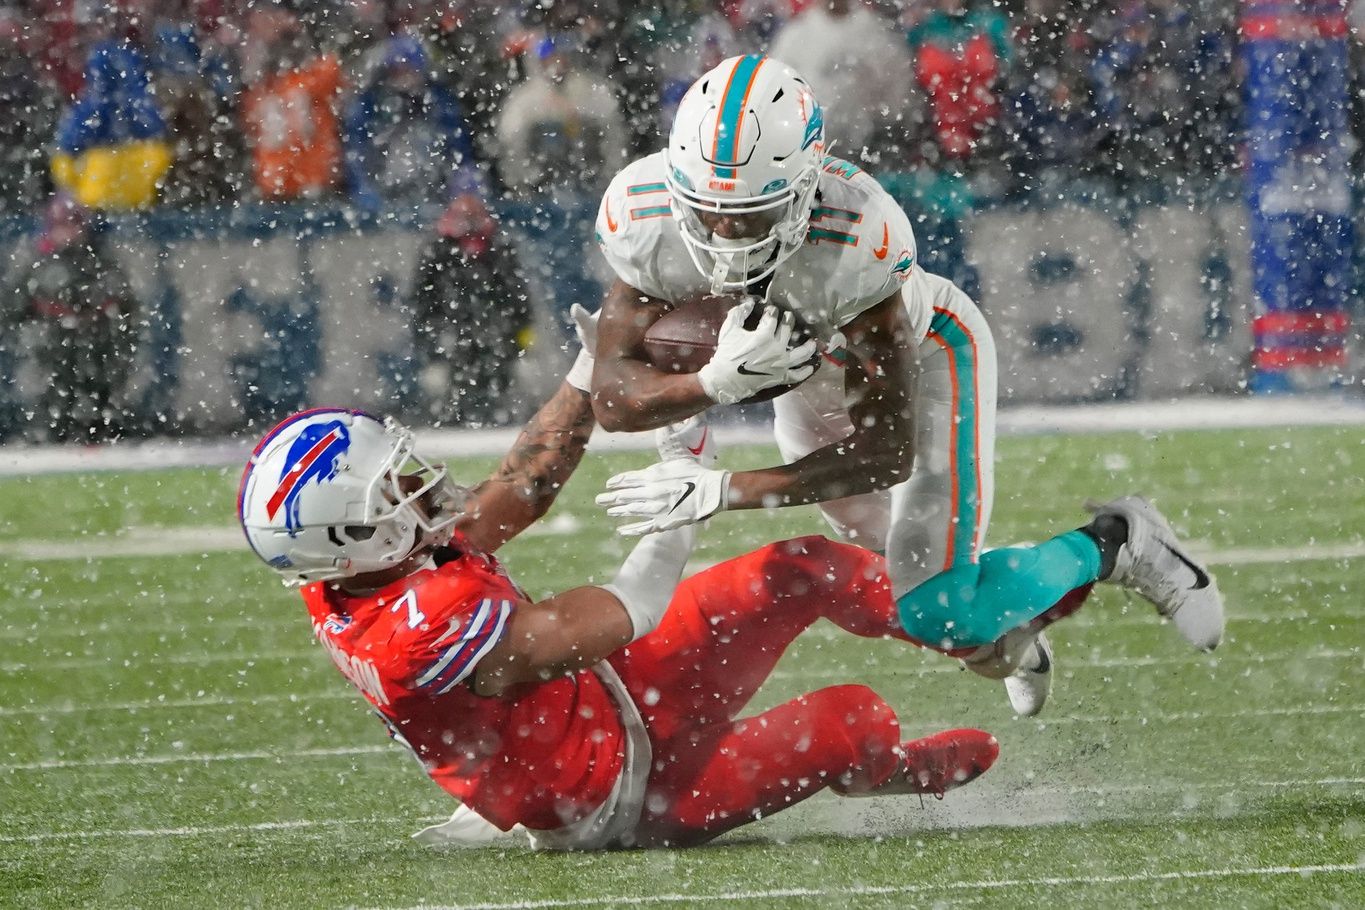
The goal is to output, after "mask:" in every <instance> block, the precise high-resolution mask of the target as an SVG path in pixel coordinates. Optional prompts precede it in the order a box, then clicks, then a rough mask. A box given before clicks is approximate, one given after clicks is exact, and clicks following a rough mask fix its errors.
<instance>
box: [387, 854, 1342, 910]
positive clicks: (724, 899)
mask: <svg viewBox="0 0 1365 910" xmlns="http://www.w3.org/2000/svg"><path fill="white" fill-rule="evenodd" d="M1360 872H1365V862H1357V863H1331V864H1322V865H1314V866H1249V867H1229V868H1225V869H1177V870H1174V871H1169V872H1135V873H1132V874H1128V875H1058V876H1046V877H1038V878H1001V879H978V880H975V881H971V880H956V881H954V880H949V881H941V882H924V883H922V884H907V885H851V886H848V887H843V888H771V889H762V890H754V891H724V892H721V893H718V894H699V893H695V892H689V893H686V894H681V893H680V894H645V895H640V894H634V895H627V896H620V897H607V896H603V897H584V898H562V899H553V898H552V899H549V900H533V901H512V902H509V903H483V904H417V905H415V906H413V907H409V908H404V910H445V908H449V910H553V908H558V907H621V906H636V905H640V904H684V905H686V904H695V903H703V902H705V903H724V904H736V905H742V904H748V903H752V902H753V901H762V900H782V899H785V898H806V897H820V898H832V899H834V902H835V906H837V905H838V900H839V899H841V898H843V899H847V898H855V897H874V896H878V895H891V894H934V893H937V892H943V891H986V890H1001V889H1005V888H1039V887H1042V888H1059V887H1067V886H1078V885H1134V884H1142V883H1147V882H1169V881H1198V880H1201V879H1226V878H1274V877H1277V876H1284V875H1298V876H1310V875H1332V874H1340V873H1360ZM373 910H397V908H391V907H383V908H373Z"/></svg>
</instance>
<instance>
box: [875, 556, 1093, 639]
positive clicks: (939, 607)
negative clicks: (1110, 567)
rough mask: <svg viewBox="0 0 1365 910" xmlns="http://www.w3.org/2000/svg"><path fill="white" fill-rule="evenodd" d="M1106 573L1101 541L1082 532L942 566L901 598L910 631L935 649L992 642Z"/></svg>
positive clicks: (901, 610) (902, 618) (899, 607)
mask: <svg viewBox="0 0 1365 910" xmlns="http://www.w3.org/2000/svg"><path fill="white" fill-rule="evenodd" d="M1099 577H1100V548H1099V546H1098V545H1097V544H1096V543H1095V541H1094V539H1093V538H1092V537H1090V536H1089V535H1088V534H1085V533H1084V532H1081V531H1068V532H1067V533H1065V534H1060V535H1058V536H1057V537H1054V538H1052V539H1051V540H1049V541H1046V542H1044V543H1041V544H1038V545H1037V546H1033V547H1009V548H1007V549H1004V550H991V551H989V552H987V553H983V554H982V555H981V561H980V562H979V563H975V564H966V565H959V566H954V567H952V568H951V569H947V570H946V571H943V572H940V573H939V574H938V575H935V576H934V577H933V578H930V579H929V580H928V581H925V582H924V583H922V584H921V585H919V587H917V588H915V589H914V590H911V591H909V592H907V593H905V594H903V595H901V597H900V598H899V599H898V600H897V601H896V607H897V610H898V612H899V614H900V621H901V626H902V627H903V628H904V629H905V631H906V634H908V635H910V636H911V637H912V638H914V639H916V640H917V641H922V642H924V643H925V644H927V645H930V646H931V647H935V648H943V649H947V650H954V649H958V648H973V647H980V646H981V645H986V644H990V643H991V642H993V641H995V640H996V639H998V638H999V637H1000V636H1001V635H1003V634H1005V633H1006V632H1008V631H1009V630H1010V629H1014V628H1017V627H1018V626H1022V625H1024V624H1025V623H1027V622H1029V621H1030V620H1032V619H1035V618H1036V617H1038V616H1040V615H1042V614H1043V613H1045V612H1047V611H1048V610H1049V609H1050V608H1051V607H1052V606H1053V605H1054V604H1056V603H1057V601H1059V600H1061V599H1062V597H1063V596H1064V595H1066V594H1067V592H1069V591H1072V590H1074V589H1076V588H1079V587H1080V586H1081V585H1084V584H1089V583H1090V582H1093V581H1096V580H1098V579H1099Z"/></svg>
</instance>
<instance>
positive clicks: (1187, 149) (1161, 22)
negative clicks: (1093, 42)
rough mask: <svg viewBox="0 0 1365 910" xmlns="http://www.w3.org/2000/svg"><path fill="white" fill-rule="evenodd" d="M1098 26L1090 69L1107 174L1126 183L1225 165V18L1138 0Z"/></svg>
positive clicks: (1228, 150)
mask: <svg viewBox="0 0 1365 910" xmlns="http://www.w3.org/2000/svg"><path fill="white" fill-rule="evenodd" d="M1096 30H1097V31H1098V32H1100V33H1101V35H1102V38H1101V42H1100V48H1099V51H1098V53H1097V54H1096V56H1095V60H1094V63H1093V65H1092V73H1093V77H1094V85H1095V96H1096V102H1097V106H1098V109H1099V113H1100V118H1101V122H1102V123H1103V125H1104V132H1103V137H1102V151H1103V153H1104V159H1105V164H1106V165H1107V168H1108V170H1109V172H1110V174H1111V175H1112V176H1113V177H1115V178H1116V179H1118V180H1119V181H1120V182H1121V183H1123V184H1127V185H1131V183H1132V182H1133V181H1140V180H1143V179H1149V178H1152V177H1157V176H1161V175H1180V176H1185V175H1191V174H1199V175H1213V174H1216V173H1218V172H1220V171H1221V170H1223V169H1224V168H1225V167H1227V166H1229V165H1230V164H1231V162H1232V156H1233V149H1234V148H1235V139H1234V137H1235V136H1236V135H1237V122H1236V106H1237V86H1236V82H1235V77H1234V73H1233V67H1232V36H1231V34H1230V26H1229V24H1227V23H1214V24H1211V25H1207V26H1206V25H1204V24H1202V23H1201V22H1199V21H1198V20H1196V18H1195V17H1194V16H1193V15H1192V14H1191V12H1190V11H1189V10H1188V9H1187V8H1186V7H1185V5H1184V4H1182V3H1177V2H1175V0H1148V2H1142V0H1137V2H1130V3H1128V4H1125V6H1124V7H1123V8H1122V9H1121V10H1120V12H1119V13H1118V15H1116V16H1114V17H1112V18H1109V19H1105V20H1102V21H1100V22H1099V23H1097V25H1096Z"/></svg>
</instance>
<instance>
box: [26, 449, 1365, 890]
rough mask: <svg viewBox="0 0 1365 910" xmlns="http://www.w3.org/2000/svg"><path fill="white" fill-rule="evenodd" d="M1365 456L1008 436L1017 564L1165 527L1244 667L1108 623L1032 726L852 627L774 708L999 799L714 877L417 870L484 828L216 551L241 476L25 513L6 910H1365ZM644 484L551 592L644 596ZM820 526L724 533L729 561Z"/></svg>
mask: <svg viewBox="0 0 1365 910" xmlns="http://www.w3.org/2000/svg"><path fill="white" fill-rule="evenodd" d="M1362 435H1363V434H1362V432H1361V430H1360V429H1359V428H1348V429H1324V430H1304V429H1295V430H1258V431H1239V432H1226V431H1225V432H1199V433H1183V434H1168V435H1162V436H1156V437H1152V436H1139V435H1136V434H1124V435H1103V436H1080V437H1059V436H1049V437H1027V438H1010V439H1004V440H1002V441H1001V445H1000V457H999V465H998V488H999V493H998V501H997V505H996V512H995V521H994V524H993V526H992V533H991V535H990V538H991V542H992V543H993V544H1004V543H1009V542H1013V541H1017V540H1036V539H1039V538H1041V537H1043V536H1045V535H1047V534H1049V533H1050V532H1052V531H1055V530H1060V529H1065V528H1069V527H1074V526H1076V525H1077V524H1079V523H1081V521H1082V514H1081V512H1080V510H1079V508H1078V506H1079V502H1080V500H1081V499H1082V498H1084V497H1085V496H1087V495H1093V496H1111V495H1116V494H1119V493H1122V492H1127V491H1129V490H1141V491H1144V492H1147V493H1148V494H1150V495H1153V496H1155V497H1156V498H1157V500H1158V502H1159V503H1160V504H1162V505H1163V506H1164V507H1165V508H1166V509H1167V511H1168V513H1169V514H1171V516H1172V518H1173V520H1174V522H1175V524H1176V525H1177V527H1178V528H1179V529H1180V530H1181V531H1183V532H1184V533H1186V534H1187V535H1188V537H1189V538H1190V539H1192V540H1194V541H1196V542H1197V545H1198V547H1199V548H1200V549H1201V550H1202V551H1203V552H1206V553H1208V554H1210V559H1211V560H1212V561H1213V562H1214V565H1215V568H1216V571H1217V574H1218V577H1219V581H1220V583H1221V584H1222V587H1223V590H1224V592H1225V594H1226V596H1227V599H1228V606H1229V613H1230V622H1229V638H1228V640H1227V641H1226V642H1225V643H1224V645H1223V647H1222V648H1221V649H1220V650H1219V651H1218V652H1217V653H1216V655H1213V656H1210V655H1199V654H1195V653H1193V652H1192V651H1191V650H1189V649H1188V647H1187V646H1186V645H1185V644H1184V642H1183V641H1182V640H1181V639H1180V638H1179V637H1178V635H1177V634H1176V633H1175V632H1174V630H1173V629H1170V628H1167V627H1163V626H1162V625H1161V624H1160V623H1159V622H1158V621H1157V619H1156V618H1155V615H1154V613H1153V612H1152V611H1151V609H1150V608H1149V607H1148V606H1147V605H1146V604H1145V603H1144V602H1141V601H1137V600H1132V601H1129V600H1128V599H1127V598H1125V597H1124V596H1123V595H1122V594H1120V593H1116V592H1113V591H1106V592H1104V593H1103V594H1102V595H1101V596H1097V597H1096V598H1095V599H1093V600H1092V601H1091V603H1090V605H1089V606H1088V607H1087V608H1086V609H1085V610H1084V611H1082V613H1081V614H1079V615H1078V616H1077V617H1075V618H1073V619H1071V620H1069V621H1067V622H1065V623H1063V624H1062V625H1059V626H1057V627H1055V628H1054V630H1053V640H1054V643H1055V644H1056V647H1057V666H1058V673H1057V687H1056V690H1055V691H1054V694H1053V700H1052V702H1051V703H1050V704H1049V706H1048V709H1047V711H1046V712H1045V713H1044V715H1043V716H1042V717H1041V718H1039V719H1038V720H1027V721H1026V720H1019V719H1016V718H1014V717H1013V716H1012V715H1011V714H1010V712H1009V709H1008V707H1007V704H1006V701H1005V698H1004V695H1003V691H1001V690H999V689H998V687H997V686H996V685H994V684H990V683H987V682H986V681H984V680H980V679H978V678H976V677H974V676H971V675H969V674H965V673H962V672H960V671H959V670H957V669H956V666H955V665H954V664H953V663H952V662H950V661H948V660H946V659H945V658H943V657H940V656H937V655H934V654H927V653H921V652H917V651H914V650H910V649H907V648H905V647H903V646H897V645H896V644H895V643H890V642H872V643H869V642H867V641H865V640H860V639H854V638H851V637H847V636H842V635H841V634H838V633H837V630H835V629H834V628H833V627H832V626H829V625H824V624H822V625H820V626H817V627H815V628H814V629H812V630H811V632H810V633H809V634H808V635H807V636H806V637H805V638H804V639H803V640H802V641H801V642H799V643H798V645H797V646H796V647H795V648H794V649H793V651H792V652H791V653H789V654H788V656H787V657H786V658H785V659H784V661H783V663H782V664H781V666H780V667H779V669H778V671H777V674H776V676H775V678H774V679H773V680H772V682H771V683H770V685H769V686H768V687H767V688H766V689H765V690H764V691H763V692H762V693H760V696H759V699H758V703H757V704H756V705H755V708H760V709H761V708H764V707H767V706H769V705H771V704H772V703H775V702H777V701H781V700H784V699H786V698H789V697H791V696H792V695H793V694H796V693H798V692H800V691H804V690H807V689H813V688H818V687H821V686H825V685H829V684H831V683H834V682H839V681H849V682H852V681H861V682H867V683H869V684H871V685H872V686H874V687H875V688H876V689H877V690H878V691H880V692H881V693H882V694H883V695H885V696H887V697H888V699H889V700H890V701H891V702H892V704H893V705H895V706H896V707H897V710H898V712H899V713H900V715H901V718H902V722H903V724H904V726H905V728H906V730H907V733H909V734H912V735H915V734H919V733H922V732H927V731H930V730H931V729H933V728H935V727H940V726H945V725H974V726H980V727H983V728H985V729H989V730H991V731H992V732H994V733H995V734H996V735H997V736H998V737H999V739H1000V741H1001V745H1002V754H1001V758H1000V761H999V763H998V764H997V765H996V767H995V768H994V769H993V770H992V771H991V772H990V773H989V774H987V775H986V776H985V777H984V778H982V779H981V780H980V781H978V782H977V783H975V784H972V785H971V786H969V787H967V788H964V789H963V790H960V791H956V792H954V793H950V794H949V795H948V798H947V799H946V800H944V801H943V802H935V801H933V800H929V801H928V804H927V805H924V806H921V804H920V801H919V800H918V799H917V798H914V797H911V798H909V799H904V798H902V799H880V800H858V801H840V800H839V799H837V798H834V797H832V796H828V795H822V796H820V797H817V798H815V799H813V800H811V801H810V802H808V803H806V804H803V805H801V806H799V807H797V808H796V809H793V810H791V811H789V812H787V813H785V814H783V815H779V816H777V817H774V818H771V819H768V820H765V821H763V822H761V823H759V824H756V825H753V826H751V827H749V828H747V829H742V830H741V831H739V832H737V833H736V834H732V835H730V836H729V837H727V838H724V839H722V840H721V841H719V842H718V843H717V844H716V845H715V846H712V847H708V848H704V849H697V850H690V851H681V852H664V851H656V852H644V851H636V852H625V853H615V854H607V855H582V854H579V855H543V854H532V853H529V852H526V851H524V850H521V849H518V848H506V849H489V850H480V851H462V852H446V853H438V852H431V851H428V850H426V849H424V848H421V847H418V846H416V845H414V844H413V843H412V842H410V841H409V839H408V835H409V834H410V833H411V832H412V831H414V830H416V829H417V828H419V827H422V826H423V825H425V824H427V823H429V822H430V821H432V820H435V819H437V818H439V817H442V816H444V815H446V814H448V813H449V811H450V810H451V808H452V806H451V803H450V802H449V801H448V799H447V798H446V797H445V796H444V795H443V794H442V793H441V792H440V791H438V790H437V789H436V787H435V786H434V785H432V784H430V783H429V782H428V781H427V780H426V778H425V777H424V776H423V775H422V773H421V772H420V770H419V769H418V768H417V766H416V765H415V764H414V762H413V761H412V759H411V757H409V756H408V755H407V754H405V753H404V752H403V751H401V750H400V749H399V748H398V747H396V746H392V745H390V744H389V743H388V740H387V739H386V737H385V736H384V734H383V731H382V729H381V727H380V725H379V723H378V722H377V721H375V720H374V719H373V718H372V717H371V716H370V715H369V714H368V712H367V710H366V709H365V707H364V706H363V704H362V703H361V700H360V698H359V697H358V696H357V695H355V694H354V693H353V692H352V691H351V690H350V688H349V685H348V684H347V683H345V682H344V680H343V679H342V678H341V676H340V675H339V674H338V673H337V672H336V671H335V669H334V668H333V667H332V665H331V663H330V661H329V660H328V659H327V657H326V656H325V655H324V654H323V652H322V650H321V649H320V648H318V647H317V646H316V645H315V644H314V643H313V641H312V637H311V633H310V631H309V628H308V623H307V622H306V619H305V614H304V612H303V610H302V606H301V605H300V604H299V603H298V602H297V600H296V595H294V594H292V593H291V592H288V591H286V590H284V589H283V588H281V587H280V586H279V584H278V583H277V582H276V581H274V580H273V577H272V576H271V574H270V573H269V572H268V571H266V570H265V569H264V568H263V567H261V566H260V565H259V564H257V563H256V562H255V561H254V560H253V558H252V557H251V556H249V555H248V554H247V553H246V552H244V551H229V550H222V549H221V546H220V548H219V549H213V548H209V547H207V546H206V549H213V551H212V552H207V553H189V554H186V553H185V550H186V548H187V544H186V542H187V541H195V540H204V541H208V540H222V539H223V537H224V529H225V528H227V527H228V526H230V525H231V524H232V521H233V514H232V510H233V495H234V493H235V489H236V479H237V471H236V470H235V469H234V470H216V469H215V470H199V471H193V470H179V471H173V472H144V473H131V474H89V475H80V476H76V475H64V476H38V477H32V478H22V479H8V480H3V481H0V571H3V577H4V579H5V581H6V591H5V593H4V595H3V607H0V643H3V650H2V651H0V807H2V808H3V811H2V812H0V906H14V907H39V906H48V907H78V906H79V907H85V906H99V907H102V908H106V907H171V906H194V907H236V906H263V907H319V906H360V907H375V908H398V907H413V906H422V905H459V906H469V905H477V906H494V907H563V906H573V907H578V906H596V905H612V906H622V905H630V904H633V903H637V902H640V903H648V904H650V905H662V906H675V905H676V906H682V905H688V904H694V903H707V904H709V905H727V906H743V907H820V908H835V907H844V906H869V907H883V906H884V907H897V908H903V907H915V906H969V907H996V906H998V907H1008V908H1018V907H1030V906H1048V907H1050V908H1063V907H1073V906H1075V907H1096V906H1103V907H1139V906H1143V907H1146V906H1168V907H1189V906H1208V907H1267V908H1272V907H1273V908H1278V907H1288V906H1296V907H1297V906H1311V907H1323V906H1340V907H1362V906H1365V760H1362V757H1361V755H1362V750H1365V440H1363V439H1362ZM766 457H768V453H767V452H764V451H762V450H757V449H755V450H744V451H737V452H731V453H727V460H728V461H729V462H730V463H732V464H746V463H757V462H759V461H762V460H763V459H765V458H766ZM644 462H645V456H644V455H642V454H632V455H613V456H611V457H610V458H609V459H591V460H590V461H589V462H588V463H587V464H586V465H585V467H584V469H583V470H582V471H581V473H580V475H579V477H578V478H576V479H575V481H574V483H573V484H572V485H571V486H570V487H569V489H568V490H567V491H566V493H565V495H564V497H563V500H562V501H561V504H560V506H559V507H558V508H557V509H556V512H555V513H553V514H554V515H555V516H561V517H558V518H557V523H556V524H554V525H553V526H552V527H553V528H554V529H556V530H558V531H559V532H560V533H554V534H540V535H536V536H527V537H524V538H522V539H521V540H518V541H516V542H514V543H513V544H512V545H510V546H509V547H508V548H507V549H506V551H505V557H506V561H507V562H508V563H509V565H510V567H511V569H512V571H513V573H514V575H516V576H517V577H519V578H520V579H521V580H522V581H523V583H524V584H525V585H526V586H527V588H528V589H529V590H530V591H531V592H532V593H533V594H538V595H539V594H545V593H548V592H551V591H553V590H556V589H558V588H560V587H565V586H569V585H572V584H574V583H580V582H582V581H583V580H584V579H585V578H587V577H596V578H597V579H598V580H605V578H606V577H608V574H609V573H610V572H612V571H613V570H614V568H615V566H616V564H617V562H618V561H619V559H620V557H621V556H622V555H623V554H624V552H625V548H624V546H623V545H622V544H621V543H619V542H618V541H617V540H616V539H615V538H613V537H612V536H611V535H610V533H609V527H608V525H607V523H606V522H605V521H604V520H603V519H602V518H599V517H598V515H597V514H596V512H595V510H594V507H593V506H592V505H591V497H592V495H593V494H594V493H595V492H596V491H597V489H598V487H599V485H600V483H601V481H602V480H603V479H604V478H605V477H606V476H607V475H608V474H609V473H611V472H613V471H615V470H619V469H621V468H623V467H629V466H636V465H640V464H643V463H644ZM490 464H491V461H490V460H482V461H479V462H478V463H467V464H463V465H461V470H462V472H463V473H464V474H465V475H466V476H480V475H478V474H477V472H478V471H486V470H487V468H488V466H489V465H490ZM562 516H571V518H564V517H562ZM130 527H131V528H136V529H140V533H137V534H134V535H128V534H125V533H123V532H122V530H121V529H125V528H130ZM821 527H822V526H821V525H820V522H819V518H818V515H817V514H816V513H815V512H814V511H813V510H808V509H802V510H790V511H788V512H785V513H772V514H758V513H751V514H747V515H722V516H720V517H719V518H718V519H716V520H714V521H713V522H712V523H711V526H710V528H709V529H708V530H707V531H706V533H705V535H704V537H703V543H702V547H701V548H700V551H699V553H698V558H699V559H703V560H707V561H712V560H718V559H722V558H724V557H725V556H727V555H733V554H737V553H740V552H743V551H745V550H748V549H751V548H753V547H754V546H756V545H758V544H760V543H763V542H765V541H768V540H772V539H777V538H780V537H785V536H794V535H797V534H801V533H809V532H812V531H816V530H819V529H820V528H821ZM133 545H136V546H138V547H140V548H141V551H140V554H141V555H110V554H114V553H119V552H122V551H126V550H128V549H131V548H132V547H133ZM20 554H22V555H20ZM63 554H65V555H72V556H75V557H77V558H66V559H57V558H49V557H54V556H59V555H63Z"/></svg>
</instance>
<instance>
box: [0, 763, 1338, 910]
mask: <svg viewBox="0 0 1365 910" xmlns="http://www.w3.org/2000/svg"><path fill="white" fill-rule="evenodd" d="M1361 785H1365V777H1323V778H1308V779H1304V780H1250V781H1247V780H1242V781H1229V782H1227V783H1199V784H1195V783H1188V784H1181V783H1178V782H1176V783H1172V782H1164V783H1146V784H1116V785H1105V786H1085V785H1074V784H1066V785H1056V786H1038V787H1028V788H1027V792H1029V793H1034V794H1047V793H1058V794H1070V793H1076V792H1078V791H1079V792H1085V793H1090V794H1094V795H1097V796H1104V795H1106V794H1121V793H1151V792H1158V791H1159V792H1179V793H1184V792H1188V791H1191V790H1214V791H1222V790H1237V789H1241V788H1252V787H1254V788H1260V789H1268V790H1283V789H1288V788H1293V787H1359V786H1361ZM1000 792H1001V793H1002V794H1004V795H1009V794H1010V793H1012V792H1023V791H1009V790H1004V791H1000ZM443 820H444V818H443V817H432V818H422V817H414V818H408V817H402V816H396V817H389V818H355V819H341V818H338V819H298V820H294V821H282V822H257V823H253V824H236V825H190V826H176V827H168V828H114V829H97V830H86V831H40V832H34V833H30V834H9V835H0V844H20V843H41V842H43V841H65V840H92V839H95V838H105V837H126V838H146V837H201V836H205V835H215V834H237V833H244V832H251V831H290V830H297V829H307V828H323V827H336V828H344V827H350V826H352V825H374V824H390V823H392V824H401V825H413V826H414V827H415V826H418V825H423V824H429V823H430V822H432V821H443ZM604 900H608V901H609V900H611V898H604Z"/></svg>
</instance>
